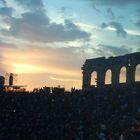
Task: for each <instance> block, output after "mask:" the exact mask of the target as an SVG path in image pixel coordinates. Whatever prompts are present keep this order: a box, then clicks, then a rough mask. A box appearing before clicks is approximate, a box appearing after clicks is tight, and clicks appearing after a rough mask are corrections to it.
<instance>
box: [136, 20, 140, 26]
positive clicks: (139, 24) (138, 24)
mask: <svg viewBox="0 0 140 140" xmlns="http://www.w3.org/2000/svg"><path fill="white" fill-rule="evenodd" d="M136 25H137V26H138V27H140V19H139V20H138V21H137V23H136Z"/></svg>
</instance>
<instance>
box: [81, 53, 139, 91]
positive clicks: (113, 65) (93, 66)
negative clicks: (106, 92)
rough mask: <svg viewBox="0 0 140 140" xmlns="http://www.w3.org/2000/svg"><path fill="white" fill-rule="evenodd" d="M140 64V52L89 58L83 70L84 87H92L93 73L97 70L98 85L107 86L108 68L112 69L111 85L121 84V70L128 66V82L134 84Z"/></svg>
mask: <svg viewBox="0 0 140 140" xmlns="http://www.w3.org/2000/svg"><path fill="white" fill-rule="evenodd" d="M138 64H140V52H137V53H132V54H127V55H123V56H117V57H109V58H105V57H100V58H95V59H87V60H86V62H85V63H84V65H83V67H82V70H83V85H82V86H83V89H87V88H90V82H91V74H92V73H93V72H94V71H96V72H97V87H98V88H99V87H103V86H105V74H106V72H107V70H111V72H112V76H111V83H112V84H111V86H114V87H115V86H118V85H119V76H120V70H121V68H122V67H125V68H126V84H127V85H133V83H135V70H136V67H137V65H138Z"/></svg>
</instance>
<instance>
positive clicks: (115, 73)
mask: <svg viewBox="0 0 140 140" xmlns="http://www.w3.org/2000/svg"><path fill="white" fill-rule="evenodd" d="M119 77H120V69H119V67H113V68H112V77H111V83H112V86H113V87H116V86H117V85H119Z"/></svg>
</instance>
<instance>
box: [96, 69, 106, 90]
mask: <svg viewBox="0 0 140 140" xmlns="http://www.w3.org/2000/svg"><path fill="white" fill-rule="evenodd" d="M104 85H105V70H104V68H103V69H99V70H97V88H100V87H103V86H104Z"/></svg>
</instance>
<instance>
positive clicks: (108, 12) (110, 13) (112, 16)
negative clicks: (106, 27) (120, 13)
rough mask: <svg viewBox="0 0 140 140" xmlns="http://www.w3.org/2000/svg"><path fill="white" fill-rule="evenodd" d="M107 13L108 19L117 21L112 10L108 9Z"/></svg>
mask: <svg viewBox="0 0 140 140" xmlns="http://www.w3.org/2000/svg"><path fill="white" fill-rule="evenodd" d="M106 12H107V17H109V18H110V19H115V14H114V12H113V11H112V8H108V9H107V10H106Z"/></svg>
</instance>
